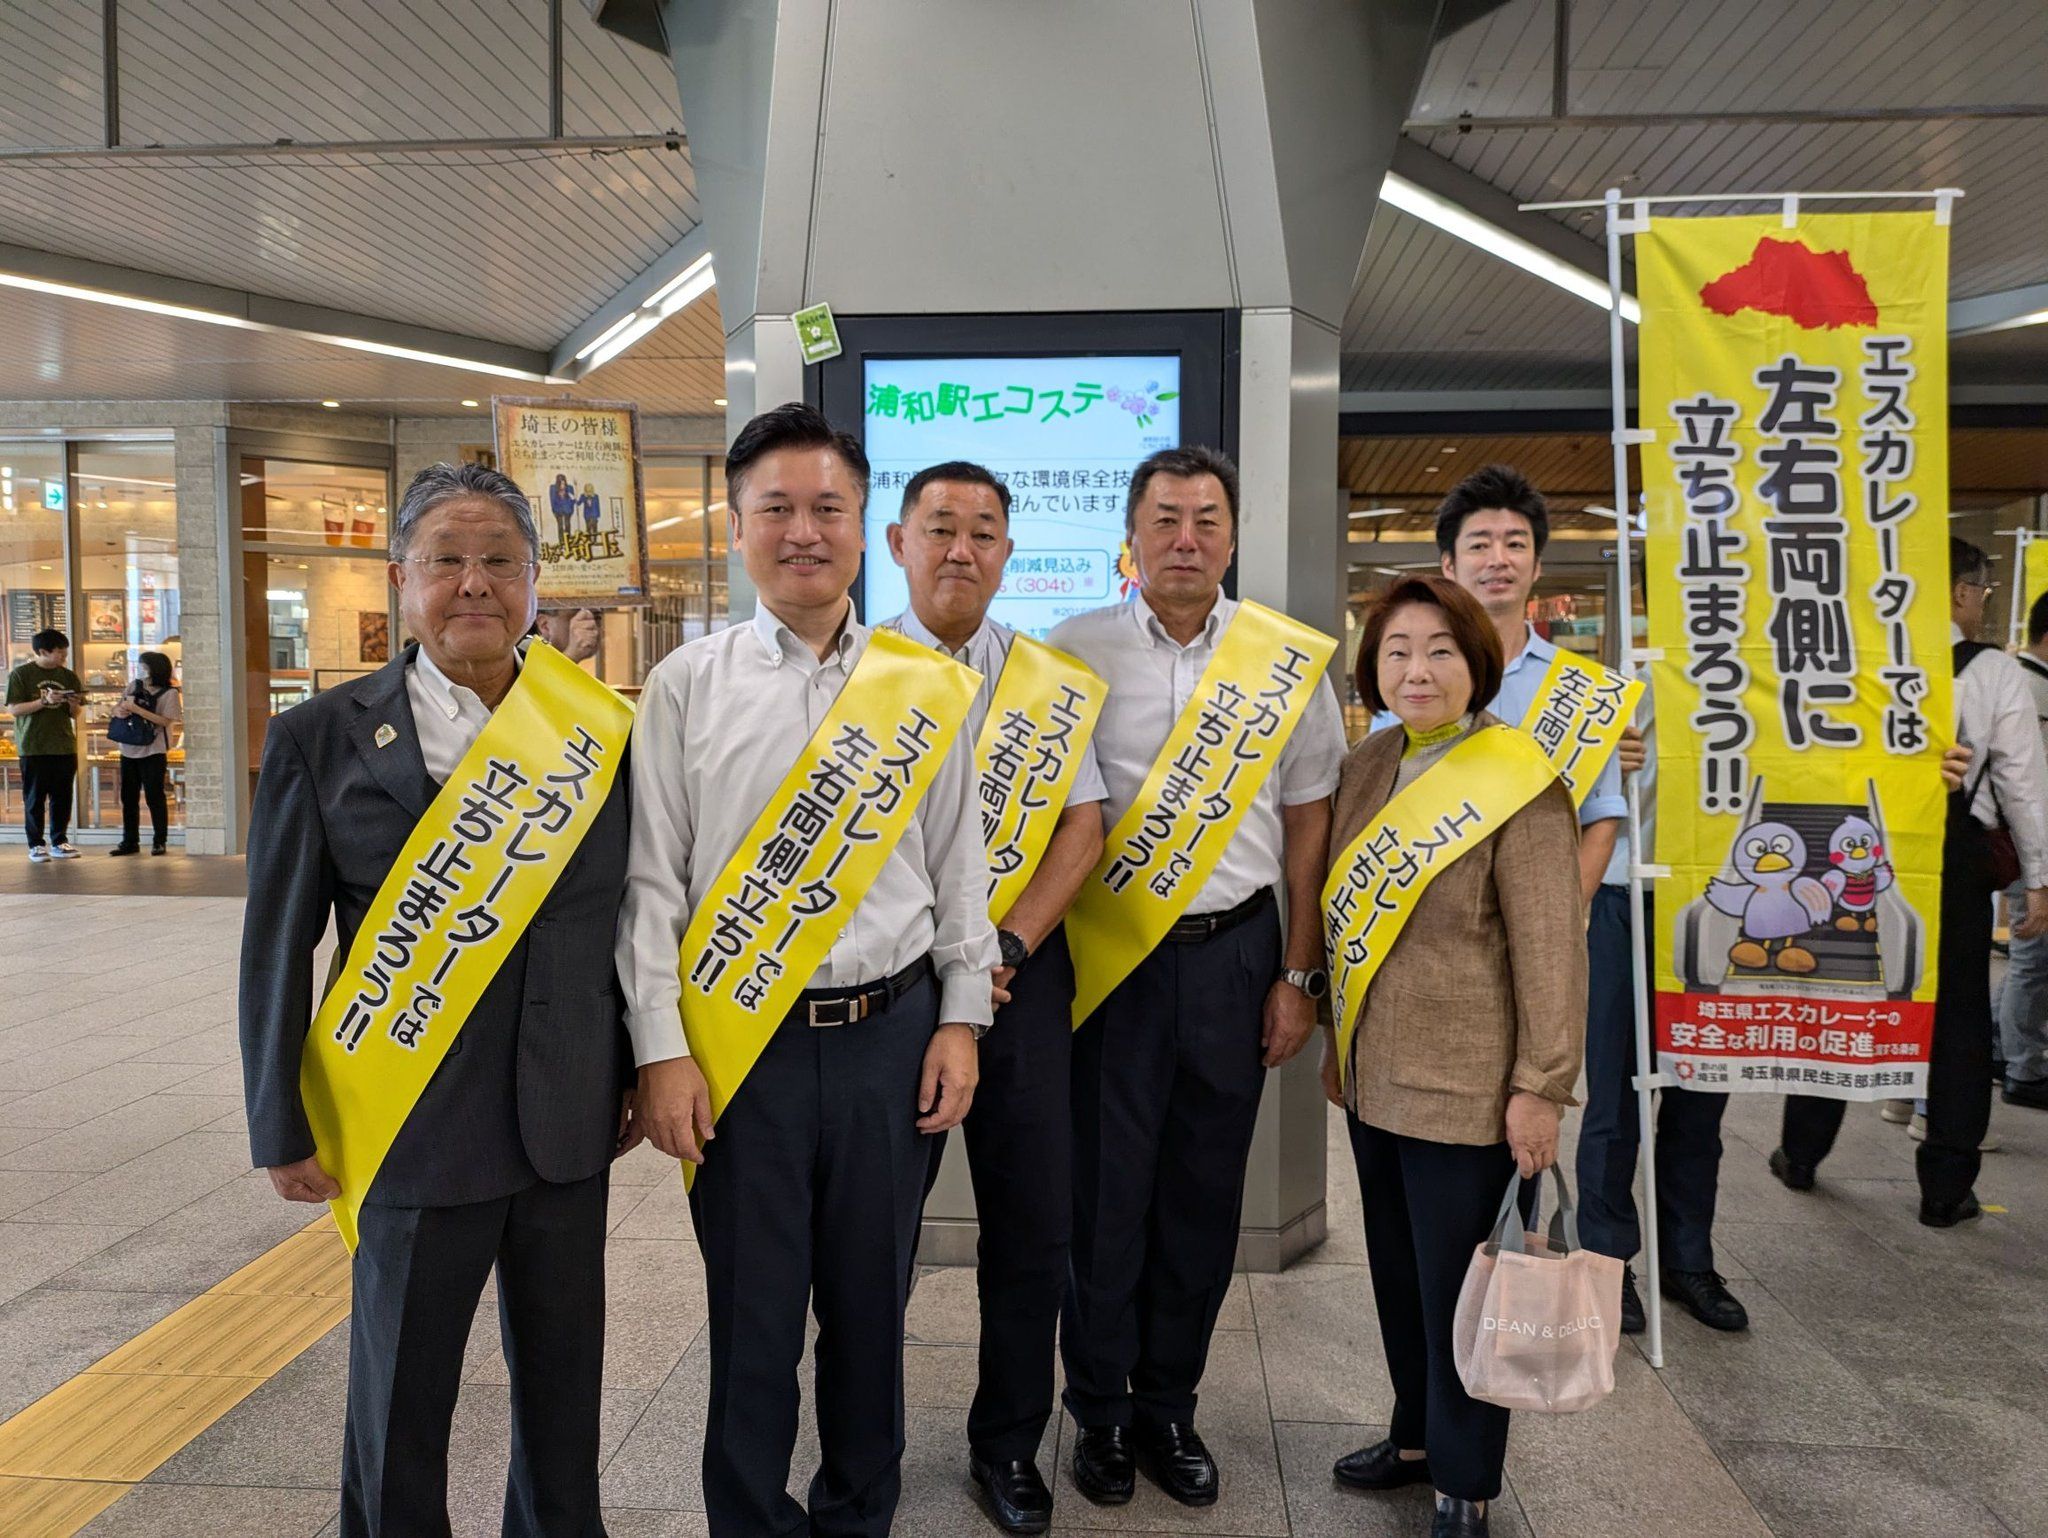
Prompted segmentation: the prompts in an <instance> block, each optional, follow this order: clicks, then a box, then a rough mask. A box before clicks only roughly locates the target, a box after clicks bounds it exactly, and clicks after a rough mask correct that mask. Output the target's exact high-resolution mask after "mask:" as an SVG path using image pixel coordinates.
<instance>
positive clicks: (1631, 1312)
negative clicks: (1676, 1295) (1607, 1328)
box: [1621, 1266, 1650, 1335]
mask: <svg viewBox="0 0 2048 1538" xmlns="http://www.w3.org/2000/svg"><path fill="white" fill-rule="evenodd" d="M1649 1323H1650V1322H1649V1320H1647V1319H1645V1318H1644V1317H1643V1295H1642V1294H1641V1293H1639V1292H1637V1291H1636V1268H1635V1267H1634V1266H1623V1267H1622V1268H1621V1333H1622V1334H1624V1335H1640V1334H1642V1333H1643V1331H1644V1330H1646V1329H1648V1328H1649Z"/></svg>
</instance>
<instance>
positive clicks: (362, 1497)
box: [341, 1175, 606, 1538]
mask: <svg viewBox="0 0 2048 1538" xmlns="http://www.w3.org/2000/svg"><path fill="white" fill-rule="evenodd" d="M605 1190H606V1177H605V1176H603V1175H593V1176H591V1177H590V1178H589V1179H588V1180H580V1181H577V1182H576V1183H574V1184H573V1185H553V1184H550V1183H548V1182H546V1181H542V1182H540V1183H538V1184H536V1185H532V1186H529V1187H527V1188H526V1189H525V1190H524V1191H521V1192H519V1193H517V1194H516V1195H513V1196H507V1197H501V1198H499V1199H498V1200H496V1201H489V1202H476V1203H474V1204H472V1205H469V1206H463V1207H377V1206H365V1207H364V1208H363V1210H362V1230H361V1242H360V1243H359V1244H358V1246H357V1248H356V1255H355V1265H354V1288H355V1296H354V1306H353V1308H352V1310H351V1312H350V1315H349V1350H348V1431H347V1440H346V1443H345V1445H344V1447H343V1450H342V1460H341V1532H342V1535H343V1538H447V1533H448V1428H449V1423H450V1421H451V1419H452V1418H453V1416H454V1414H455V1397H456V1392H457V1390H458V1388H459V1387H460V1385H461V1381H462V1357H463V1350H464V1348H465V1347H466V1346H467V1345H468V1342H469V1326H470V1321H471V1319H472V1318H473V1317H474V1316H475V1314H476V1304H477V1298H478V1297H479V1296H480V1295H481V1293H482V1291H483V1285H484V1278H485V1277H487V1276H488V1275H489V1274H490V1271H491V1267H492V1266H493V1265H494V1264H495V1265H496V1266H497V1268H498V1320H499V1328H500V1330H501V1332H502V1335H503V1339H504V1344H505V1361H506V1363H507V1364H508V1365H509V1366H510V1368H511V1373H512V1462H511V1467H510V1470H509V1472H508V1474H507V1477H506V1481H505V1516H504V1526H503V1531H504V1533H505V1534H506V1538H604V1522H603V1519H602V1518H601V1516H600V1515H599V1512H598V1499H597V1453H598V1440H597V1414H598V1405H599V1394H600V1390H601V1388H602V1384H603V1378H604V1228H605Z"/></svg>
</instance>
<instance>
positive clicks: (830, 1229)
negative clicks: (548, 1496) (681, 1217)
mask: <svg viewBox="0 0 2048 1538" xmlns="http://www.w3.org/2000/svg"><path fill="white" fill-rule="evenodd" d="M937 1025H938V988H937V985H936V984H935V983H934V982H933V980H932V979H931V978H930V977H929V976H927V977H926V978H925V979H924V980H923V981H922V982H920V983H918V984H917V985H916V986H915V987H913V988H912V989H911V990H910V991H909V992H907V993H905V994H904V995H903V996H902V997H901V998H899V999H897V1000H896V1001H895V1002H894V1003H893V1004H891V1005H890V1006H889V1007H888V1008H887V1009H885V1010H883V1011H882V1012H881V1013H880V1014H876V1015H871V1016H870V1017H868V1018H867V1019H866V1020H862V1021H858V1022H856V1023H854V1024H852V1025H841V1026H830V1027H824V1028H816V1027H812V1026H810V1025H808V1024H805V1023H801V1022H799V1023H795V1024H789V1023H785V1024H784V1025H782V1026H781V1027H780V1028H779V1029H778V1030H777V1031H776V1032H775V1034H774V1036H773V1037H771V1038H770V1039H769V1042H768V1045H767V1047H766V1048H765V1049H764V1050H763V1051H762V1053H761V1056H760V1059H759V1060H758V1061H757V1062H756V1063H755V1064H754V1067H753V1069H752V1071H751V1072H750V1073H749V1074H748V1075H747V1080H746V1083H745V1084H743V1085H742V1086H741V1087H740V1090H739V1093H738V1094H736V1095H735V1096H734V1097H733V1099H732V1103H731V1104H730V1105H728V1106H727V1107H726V1108H725V1114H724V1115H723V1116H721V1117H720V1118H719V1120H718V1136H717V1137H716V1138H714V1139H713V1140H712V1142H711V1145H710V1147H709V1149H708V1150H707V1151H706V1157H705V1161H704V1164H703V1165H702V1167H701V1168H699V1170H698V1171H697V1177H696V1180H695V1182H694V1184H693V1186H692V1188H691V1191H690V1216H691V1218H692V1219H693V1220H694V1221H695V1224H696V1228H697V1244H698V1247H699V1248H700V1249H701V1250H702V1251H703V1253H704V1282H705V1294H706V1302H707V1304H708V1309H707V1319H708V1325H707V1328H708V1332H709V1338H710V1346H711V1402H710V1406H709V1410H708V1413H707V1415H706V1418H705V1423H704V1510H705V1514H706V1517H707V1518H708V1521H709V1526H710V1529H711V1534H712V1538H800V1535H810V1538H883V1535H885V1534H886V1533H887V1532H888V1531H889V1525H890V1523H891V1521H892V1520H893V1519H894V1517H895V1514H896V1501H897V1497H898V1495H899V1494H900V1493H901V1489H902V1462H903V1306H904V1304H905V1302H906V1301H907V1300H908V1297H909V1284H910V1271H911V1263H912V1257H913V1256H914V1255H915V1254H916V1251H917V1226H918V1215H919V1213H920V1211H921V1210H922V1208H923V1205H924V1183H925V1174H926V1171H927V1170H928V1169H929V1167H930V1160H931V1143H932V1141H933V1140H932V1139H931V1138H929V1137H927V1136H926V1135H925V1134H923V1133H921V1132H919V1131H918V1130H917V1115H918V1111H917V1092H918V1082H919V1077H920V1075H921V1074H922V1072H923V1068H924V1055H925V1049H926V1048H927V1047H928V1046H929V1045H930V1044H931V1037H932V1032H933V1030H934V1029H935V1028H936V1027H937ZM809 1312H815V1313H816V1315H817V1319H818V1341H817V1348H816V1361H815V1368H814V1376H813V1388H814V1395H813V1403H814V1404H815V1406H816V1409H817V1416H818V1447H819V1452H820V1455H821V1458H820V1462H819V1465H818V1472H817V1474H816V1476H815V1477H814V1478H813V1479H812V1480H811V1488H810V1500H809V1507H810V1509H809V1511H808V1513H806V1511H805V1509H804V1506H803V1505H801V1504H799V1503H798V1502H797V1501H796V1500H795V1499H793V1498H792V1497H791V1496H790V1494H789V1493H788V1489H787V1486H788V1484H789V1464H790V1458H791V1456H792V1454H793V1453H794V1452H795V1450H796V1432H797V1406H798V1402H799V1396H800V1392H801V1391H800V1389H799V1386H798V1382H797V1373H798V1370H799V1369H800V1368H801V1366H802V1365H803V1355H804V1331H805V1319H806V1314H807V1313H809Z"/></svg>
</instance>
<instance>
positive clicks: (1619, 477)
mask: <svg viewBox="0 0 2048 1538" xmlns="http://www.w3.org/2000/svg"><path fill="white" fill-rule="evenodd" d="M1962 195H1963V192H1962V189H1961V188H1960V187H1937V188H1935V189H1934V190H1933V191H1931V192H1711V193H1685V194H1673V195H1669V196H1662V197H1649V198H1636V197H1631V198H1624V197H1623V196H1622V193H1621V189H1620V188H1618V187H1610V188H1608V189H1607V195H1606V196H1605V197H1602V198H1597V199H1585V200H1581V201H1578V202H1567V203H1524V204H1522V205H1521V208H1522V210H1523V212H1525V213H1541V212H1550V211H1553V210H1560V209H1573V208H1604V209H1605V210H1606V211H1607V349H1608V384H1609V387H1610V389H1611V390H1612V392H1613V396H1614V407H1613V426H1612V432H1611V433H1610V438H1611V440H1612V442H1613V445H1614V514H1615V525H1614V529H1615V539H1614V562H1615V570H1616V575H1617V576H1618V577H1619V578H1620V580H1621V614H1620V616H1619V618H1620V621H1621V653H1620V662H1621V671H1622V673H1623V675H1624V676H1626V677H1630V678H1633V677H1634V676H1635V673H1636V667H1637V665H1638V663H1639V662H1643V661H1652V660H1655V654H1654V653H1650V652H1643V651H1639V650H1638V649H1637V647H1636V631H1635V584H1634V582H1633V581H1632V580H1631V568H1632V566H1633V564H1634V552H1633V551H1632V550H1631V549H1630V546H1629V541H1630V537H1631V535H1632V534H1633V532H1634V526H1635V520H1634V517H1633V515H1632V514H1631V512H1630V502H1629V491H1628V451H1629V448H1630V447H1631V446H1632V445H1635V444H1643V443H1651V442H1654V441H1655V440H1656V435H1655V433H1653V432H1650V431H1647V430H1644V429H1639V428H1631V427H1630V426H1629V425H1628V365H1627V361H1626V359H1625V358H1624V356H1623V352H1622V330H1621V326H1622V319H1623V316H1622V307H1623V304H1624V302H1625V301H1626V298H1627V296H1626V295H1625V294H1624V293H1623V291H1622V283H1621V238H1622V237H1623V236H1624V235H1634V234H1638V233H1640V232H1641V231H1643V230H1646V229H1648V228H1649V224H1650V206H1651V205H1652V204H1653V203H1665V204H1671V203H1694V204H1699V203H1758V204H1763V205H1766V206H1769V205H1771V204H1776V205H1777V206H1778V208H1779V209H1780V211H1781V212H1782V214H1783V216H1784V221H1785V228H1787V229H1796V228H1797V227H1798V224H1799V205H1800V204H1801V203H1804V202H1859V203H1860V202H1891V201H1895V200H1899V199H1907V200H1912V201H1918V200H1920V199H1923V198H1924V199H1931V200H1932V201H1933V203H1934V216H1935V221H1936V222H1937V223H1939V224H1947V223H1948V222H1949V217H1950V214H1951V212H1952V210H1953V208H1954V206H1955V200H1956V199H1957V198H1959V197H1961V196H1962ZM1624 203H1626V204H1627V205H1628V211H1627V213H1623V211H1622V205H1623V204H1624ZM2031 537H2032V536H2031V535H2030V534H2028V532H2027V531H2025V530H2021V531H2020V559H2021V564H2022V570H2024V560H2025V554H2026V544H2027V541H2028V540H2029V539H2030V538H2031ZM2015 609H2016V610H2017V600H2015ZM2018 626H2019V618H2018V615H2017V613H2015V616H2014V630H2015V633H2016V634H2017V631H2018ZM1628 837H1629V846H1628V847H1629V881H1628V913H1629V949H1630V952H1631V960H1632V962H1633V965H1634V969H1635V1003H1636V1076H1635V1091H1636V1119H1637V1122H1638V1126H1639V1130H1638V1137H1639V1141H1638V1147H1639V1148H1641V1149H1647V1150H1649V1157H1647V1158H1643V1159H1642V1170H1643V1212H1642V1230H1643V1282H1644V1290H1643V1310H1644V1315H1645V1323H1646V1325H1647V1328H1646V1330H1645V1331H1644V1346H1645V1349H1646V1354H1647V1355H1648V1356H1649V1359H1650V1365H1651V1366H1652V1367H1656V1368H1661V1367H1663V1365H1664V1289H1663V1287H1662V1285H1661V1282H1662V1276H1663V1265H1662V1258H1661V1257H1660V1255H1659V1254H1658V1236H1657V1159H1656V1137H1657V1121H1656V1101H1655V1099H1654V1095H1655V1092H1656V1091H1657V1090H1660V1089H1669V1088H1671V1087H1672V1085H1673V1084H1674V1082H1675V1081H1674V1080H1673V1079H1672V1078H1671V1077H1670V1076H1669V1075H1667V1074H1664V1073H1661V1072H1659V1071H1658V1070H1657V1068H1656V1057H1655V1055H1654V1054H1653V1053H1652V1051H1651V1042H1650V975H1649V966H1648V950H1649V946H1648V936H1647V935H1646V934H1645V933H1644V930H1643V883H1644V882H1646V881H1651V880H1654V879H1656V877H1658V876H1659V875H1665V874H1668V871H1666V870H1665V869H1664V868H1663V867H1661V866H1657V865H1652V864H1649V863H1647V862H1646V861H1645V860H1644V859H1643V808H1642V788H1641V786H1640V784H1639V783H1638V781H1637V778H1636V776H1634V775H1630V776H1629V778H1628ZM1639 1157H1640V1155H1639Z"/></svg>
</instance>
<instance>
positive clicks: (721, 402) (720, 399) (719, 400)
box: [711, 395, 726, 406]
mask: <svg viewBox="0 0 2048 1538" xmlns="http://www.w3.org/2000/svg"><path fill="white" fill-rule="evenodd" d="M725 403H726V402H725V397H724V396H723V395H721V396H719V397H718V398H717V399H716V400H714V401H712V403H711V404H712V405H714V406H723V405H724V404H725Z"/></svg>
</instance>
